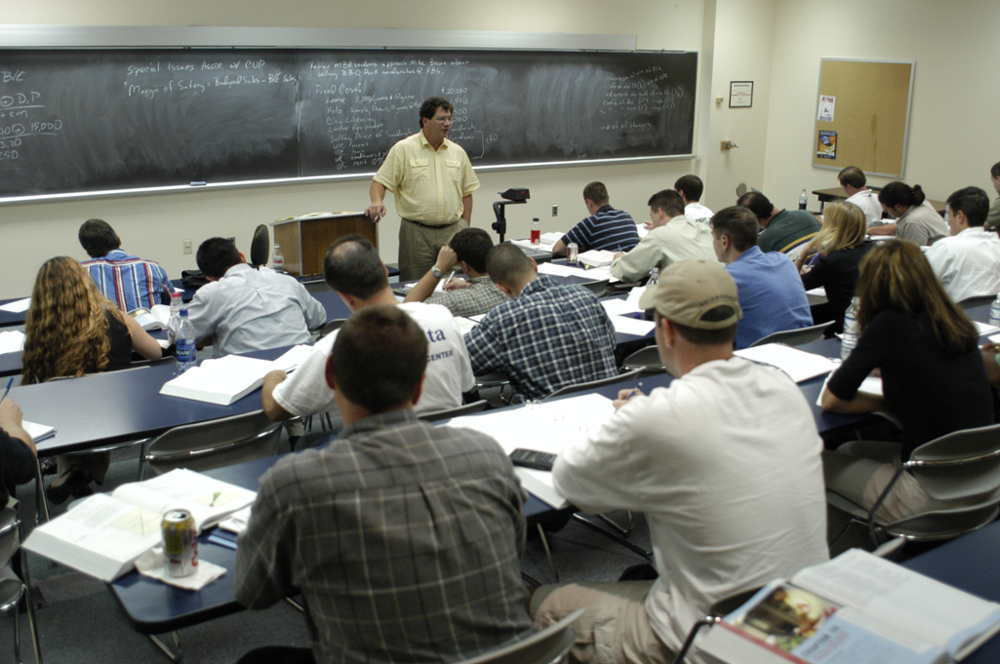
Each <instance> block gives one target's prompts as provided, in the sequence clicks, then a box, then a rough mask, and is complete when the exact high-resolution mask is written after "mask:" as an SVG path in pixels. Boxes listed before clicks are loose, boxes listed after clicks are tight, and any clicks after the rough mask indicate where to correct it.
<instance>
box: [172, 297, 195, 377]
mask: <svg viewBox="0 0 1000 664" xmlns="http://www.w3.org/2000/svg"><path fill="white" fill-rule="evenodd" d="M174 348H175V350H176V356H177V373H178V374H182V373H184V372H185V371H187V370H188V369H190V368H191V367H193V366H194V365H195V360H196V359H197V358H196V351H195V347H194V325H192V324H191V321H190V320H188V310H187V309H181V324H180V325H179V326H178V327H177V340H176V341H175V346H174Z"/></svg>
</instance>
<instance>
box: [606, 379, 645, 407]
mask: <svg viewBox="0 0 1000 664" xmlns="http://www.w3.org/2000/svg"><path fill="white" fill-rule="evenodd" d="M640 394H643V392H642V381H639V382H638V383H636V386H635V387H633V388H632V389H631V390H619V392H618V398H617V399H615V400H614V401H613V402H612V403H613V405H614V407H615V410H618V409H619V408H621V407H622V406H624V405H625V404H626V403H628V401H629V399H631V398H632V397H634V396H637V395H640ZM643 396H645V395H643Z"/></svg>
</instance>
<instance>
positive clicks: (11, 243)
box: [0, 0, 704, 298]
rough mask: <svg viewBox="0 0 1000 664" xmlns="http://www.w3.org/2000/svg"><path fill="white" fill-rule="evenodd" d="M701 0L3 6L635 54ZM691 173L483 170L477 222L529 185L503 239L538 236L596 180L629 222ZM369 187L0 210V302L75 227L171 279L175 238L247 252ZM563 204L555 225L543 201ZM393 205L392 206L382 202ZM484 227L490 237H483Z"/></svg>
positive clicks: (485, 223)
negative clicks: (224, 241)
mask: <svg viewBox="0 0 1000 664" xmlns="http://www.w3.org/2000/svg"><path fill="white" fill-rule="evenodd" d="M703 12H704V10H703V3H702V1H701V0H674V1H673V2H669V3H664V2H659V1H658V0H644V1H641V2H627V3H609V2H605V1H603V0H584V1H572V2H571V1H569V0H546V2H537V1H534V0H532V1H526V0H510V1H508V2H505V3H499V2H481V1H470V2H464V3H453V4H449V5H440V4H437V5H427V4H420V3H403V2H398V1H387V0H372V1H369V2H366V3H356V2H350V3H349V2H342V1H335V2H306V1H303V0H286V1H285V2H273V0H266V1H265V0H228V1H224V2H223V1H217V0H216V1H206V0H197V1H196V0H180V1H177V2H171V3H153V2H134V1H130V2H124V1H122V0H73V1H68V0H37V1H36V2H34V3H31V5H30V6H28V5H18V4H16V3H15V5H12V6H11V7H9V8H8V9H7V11H5V15H4V20H5V21H6V22H7V23H9V24H42V23H49V24H59V25H219V26H285V27H331V28H332V27H347V28H409V29H455V30H509V31H525V30H530V31H533V32H550V31H551V32H568V33H598V34H628V35H636V36H637V40H638V41H637V46H638V48H640V49H673V50H693V51H697V50H700V48H701V38H702V16H703ZM693 168H694V164H693V163H692V161H691V160H683V161H660V162H652V163H648V162H647V163H646V164H644V165H616V166H570V167H558V168H547V169H546V168H540V169H530V170H525V169H520V170H506V171H488V172H483V173H481V174H480V180H481V182H482V188H481V189H480V191H479V192H478V193H477V194H476V195H475V198H474V201H475V205H474V208H473V223H474V224H475V225H477V226H480V227H484V228H489V224H490V223H491V222H492V221H493V213H492V209H491V204H492V202H493V201H495V200H499V197H498V196H497V195H496V192H499V191H503V190H505V189H507V188H508V187H512V186H526V187H529V188H530V189H531V197H532V198H531V201H530V202H529V203H528V204H527V205H524V206H512V207H511V208H509V213H508V221H509V224H508V225H509V233H510V234H511V235H513V236H522V237H523V236H526V235H527V233H528V226H529V223H530V220H531V217H533V216H537V217H540V218H541V219H542V221H543V229H545V230H565V229H568V228H569V226H570V225H571V224H573V223H575V222H576V221H578V220H579V219H580V218H582V217H583V216H586V210H585V208H584V206H583V201H582V190H583V186H584V185H585V184H586V183H587V182H589V181H591V180H596V179H600V180H602V181H604V182H605V183H606V184H607V185H608V188H609V190H610V193H611V197H612V203H613V204H614V205H615V206H616V207H621V208H624V209H626V210H629V211H631V212H632V213H633V214H634V215H635V216H636V217H637V218H641V217H643V216H645V215H647V214H648V211H647V208H646V200H647V199H648V198H649V195H650V194H652V193H653V192H655V191H657V190H659V189H662V188H664V187H669V186H671V185H672V184H673V182H674V180H675V179H676V178H677V177H679V176H680V175H683V174H684V173H687V172H690V171H691V170H692V169H693ZM369 183H370V180H367V179H365V180H354V181H348V182H338V183H325V184H296V185H285V186H271V187H260V188H246V189H238V190H220V191H208V190H202V191H195V192H185V193H171V194H159V195H147V196H132V197H124V198H103V199H83V200H76V201H64V202H56V203H33V204H24V205H12V206H0V233H2V234H3V239H4V245H5V246H6V247H8V249H9V248H11V247H16V248H17V250H16V252H14V251H8V258H7V268H6V270H5V275H4V278H3V280H2V281H0V298H7V297H16V296H20V295H24V294H27V293H28V292H29V291H30V289H31V284H32V283H33V281H34V274H35V272H36V271H37V269H38V267H39V265H40V264H41V263H42V262H44V261H45V260H46V259H48V258H50V257H52V256H55V255H60V254H68V255H71V256H75V257H79V258H84V257H85V256H84V254H83V252H82V250H81V248H80V246H79V244H78V243H77V241H76V232H77V229H78V228H79V225H80V223H82V222H83V221H84V220H86V219H88V218H90V217H101V218H104V219H106V220H107V221H108V222H109V223H111V224H112V226H114V227H115V230H117V231H118V234H119V235H120V236H121V238H122V242H123V248H125V249H126V250H127V251H130V252H132V253H135V254H138V255H140V256H143V257H146V258H151V259H154V260H157V261H159V262H160V263H162V264H163V266H164V267H165V268H166V269H167V271H168V273H169V274H170V275H171V276H173V277H177V276H179V274H180V271H181V270H182V269H188V268H194V267H195V263H194V256H193V254H192V255H184V254H183V253H182V240H184V239H190V240H192V242H193V243H194V246H195V247H197V245H198V243H199V242H200V241H201V240H203V239H205V238H206V237H210V236H212V235H221V236H230V235H234V236H236V237H237V241H238V243H240V244H241V248H243V249H247V248H248V244H249V240H250V237H251V234H252V231H253V229H254V228H255V227H256V225H257V224H258V223H268V222H271V221H274V220H275V219H279V218H283V217H287V216H290V215H293V214H304V213H307V212H315V211H321V210H331V211H332V210H351V209H353V210H358V209H363V208H364V207H365V206H366V205H367V203H368V185H369ZM554 204H555V205H559V217H558V218H556V219H552V217H551V206H552V205H554ZM389 208H390V210H393V206H392V204H391V203H390V205H389ZM398 229H399V221H398V217H396V215H395V214H394V211H393V212H392V213H391V214H390V217H389V218H388V219H386V220H384V221H383V222H382V224H381V227H380V229H379V242H380V247H381V250H382V256H383V258H384V259H385V260H386V262H395V260H396V251H397V248H398V241H397V233H398ZM491 232H492V231H491Z"/></svg>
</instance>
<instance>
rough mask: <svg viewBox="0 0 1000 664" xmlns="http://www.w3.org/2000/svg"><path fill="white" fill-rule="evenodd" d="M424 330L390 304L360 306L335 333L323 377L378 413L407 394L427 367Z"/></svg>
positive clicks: (396, 404)
mask: <svg viewBox="0 0 1000 664" xmlns="http://www.w3.org/2000/svg"><path fill="white" fill-rule="evenodd" d="M427 345H428V343H427V335H425V334H424V331H423V330H421V329H420V326H419V325H417V323H416V321H414V320H413V319H412V318H410V317H409V315H407V313H406V312H405V311H403V310H402V309H400V308H399V307H396V306H394V305H392V304H377V305H374V306H371V307H365V308H364V309H361V310H360V311H358V312H356V313H354V314H352V315H351V317H350V318H348V319H347V322H346V323H344V326H343V327H341V328H340V331H339V332H338V333H337V339H336V341H334V343H333V352H332V353H331V354H330V359H328V360H327V363H326V374H327V382H329V380H330V378H329V377H330V375H333V378H334V380H336V383H337V389H338V390H340V391H341V392H342V393H343V396H345V397H347V399H348V400H349V401H351V403H355V404H357V405H359V406H361V407H363V408H364V409H365V410H367V411H368V412H370V413H384V412H386V411H387V410H391V409H393V408H397V407H399V406H401V405H403V404H405V403H407V402H408V401H410V399H412V398H413V392H414V390H416V389H417V385H418V384H419V383H420V377H421V376H423V375H424V371H425V370H426V368H427Z"/></svg>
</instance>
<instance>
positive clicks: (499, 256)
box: [486, 242, 532, 286]
mask: <svg viewBox="0 0 1000 664" xmlns="http://www.w3.org/2000/svg"><path fill="white" fill-rule="evenodd" d="M486 270H487V271H488V272H489V273H490V279H492V280H493V283H496V284H503V285H504V286H514V285H515V284H517V283H520V280H521V279H522V278H523V277H524V276H526V275H527V274H528V273H530V272H531V271H532V270H531V260H530V259H529V258H528V257H527V256H525V255H524V252H523V251H521V250H520V248H518V246H517V245H514V244H510V243H508V242H504V243H503V244H498V245H497V246H495V247H493V248H492V249H490V253H489V254H487V256H486Z"/></svg>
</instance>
